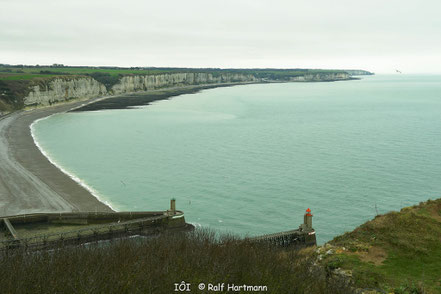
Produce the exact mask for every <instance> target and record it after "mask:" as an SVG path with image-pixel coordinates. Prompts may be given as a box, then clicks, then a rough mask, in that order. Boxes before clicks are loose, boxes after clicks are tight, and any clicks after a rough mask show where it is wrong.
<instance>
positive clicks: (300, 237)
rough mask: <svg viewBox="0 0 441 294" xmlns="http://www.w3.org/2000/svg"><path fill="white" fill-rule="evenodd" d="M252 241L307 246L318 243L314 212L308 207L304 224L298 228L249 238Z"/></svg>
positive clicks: (277, 244)
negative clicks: (314, 227) (313, 220)
mask: <svg viewBox="0 0 441 294" xmlns="http://www.w3.org/2000/svg"><path fill="white" fill-rule="evenodd" d="M248 240H249V241H251V242H258V243H266V244H269V245H273V246H281V247H291V246H292V247H307V246H315V245H317V240H316V235H315V230H314V229H313V228H312V213H311V210H310V209H309V208H308V209H307V210H306V212H305V215H304V217H303V224H301V225H300V226H299V228H298V229H295V230H291V231H285V232H280V233H274V234H267V235H262V236H257V237H251V238H248Z"/></svg>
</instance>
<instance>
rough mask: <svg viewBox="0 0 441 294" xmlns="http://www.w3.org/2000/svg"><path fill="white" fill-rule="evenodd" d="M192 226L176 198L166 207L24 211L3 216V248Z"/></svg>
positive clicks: (53, 244) (44, 245)
mask: <svg viewBox="0 0 441 294" xmlns="http://www.w3.org/2000/svg"><path fill="white" fill-rule="evenodd" d="M192 229H194V227H193V226H192V225H191V224H188V223H186V222H185V217H184V213H183V212H182V211H180V210H176V203H175V200H174V199H172V200H171V203H170V209H169V210H166V211H129V212H71V213H33V214H22V215H14V216H7V217H2V218H0V231H1V234H0V250H8V249H17V248H24V249H31V250H41V249H50V248H57V247H59V246H62V245H68V244H73V245H78V244H84V243H87V242H93V241H101V240H110V239H114V238H122V237H129V236H135V235H140V236H148V235H154V234H158V233H161V232H165V231H170V230H171V231H188V230H192Z"/></svg>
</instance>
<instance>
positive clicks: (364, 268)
mask: <svg viewBox="0 0 441 294" xmlns="http://www.w3.org/2000/svg"><path fill="white" fill-rule="evenodd" d="M330 244H331V245H333V246H335V248H332V250H333V251H334V252H335V253H336V254H331V255H327V256H326V257H325V258H324V263H325V264H326V266H327V267H328V268H329V267H330V268H337V267H339V268H342V269H349V270H351V271H352V276H353V280H354V282H355V285H356V286H358V287H362V288H365V287H371V288H380V289H383V290H388V291H390V292H392V291H393V292H394V293H441V199H437V200H434V201H433V200H429V201H427V202H424V203H420V204H419V205H415V206H412V207H406V208H403V209H401V211H400V212H390V213H387V214H384V215H378V216H377V217H375V218H374V219H373V220H371V221H368V222H366V223H365V224H363V225H361V226H360V227H358V228H356V229H355V230H354V231H352V232H350V233H346V234H344V235H342V236H338V237H336V238H334V240H332V241H331V242H330ZM330 248H331V247H330ZM327 250H330V249H329V248H328V249H327Z"/></svg>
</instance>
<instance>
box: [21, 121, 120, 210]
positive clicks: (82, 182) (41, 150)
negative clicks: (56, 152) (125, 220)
mask: <svg viewBox="0 0 441 294" xmlns="http://www.w3.org/2000/svg"><path fill="white" fill-rule="evenodd" d="M52 115H54V114H52ZM52 115H50V116H47V117H43V118H40V119H37V120H35V121H34V122H33V123H32V124H31V125H30V129H31V136H32V139H33V140H34V144H35V145H36V146H37V148H38V150H40V152H41V153H42V154H43V155H44V156H45V157H46V158H47V159H48V160H49V162H50V163H52V164H53V165H54V166H55V167H56V168H58V169H59V170H60V171H61V172H63V173H64V174H66V175H67V176H68V177H69V178H71V179H72V180H74V181H75V182H77V183H78V184H79V185H80V186H81V187H83V188H84V189H86V190H87V191H89V192H90V194H92V195H93V196H94V197H95V198H96V199H97V200H98V201H100V202H102V203H104V204H105V205H107V206H109V207H110V208H111V209H112V210H114V211H118V210H117V209H115V207H113V206H112V204H111V203H109V202H108V201H106V200H103V199H102V196H100V195H99V193H98V191H96V190H95V189H93V188H92V187H90V186H88V185H87V184H86V183H85V182H84V181H83V180H81V179H80V178H79V177H77V176H76V175H74V174H73V173H71V172H69V171H67V170H66V169H65V168H64V167H62V166H61V165H60V164H59V163H58V162H56V161H55V160H54V159H53V158H51V157H50V155H49V153H48V152H46V151H45V150H44V149H43V148H42V147H41V145H40V143H39V142H38V140H37V137H36V135H35V124H36V123H38V122H39V121H42V120H45V119H48V118H49V117H51V116H52Z"/></svg>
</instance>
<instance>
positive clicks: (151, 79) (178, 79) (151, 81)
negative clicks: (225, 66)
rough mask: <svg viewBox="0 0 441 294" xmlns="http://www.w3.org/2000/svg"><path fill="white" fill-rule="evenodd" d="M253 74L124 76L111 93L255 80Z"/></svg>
mask: <svg viewBox="0 0 441 294" xmlns="http://www.w3.org/2000/svg"><path fill="white" fill-rule="evenodd" d="M257 81H259V80H258V79H257V78H256V77H255V76H253V75H244V74H219V75H217V76H214V75H213V74H210V73H174V74H161V75H148V76H125V77H123V78H121V80H120V82H119V83H118V84H116V85H115V86H113V87H112V89H111V92H112V93H113V94H123V93H131V92H138V91H148V90H154V89H158V88H169V87H175V86H183V85H198V84H220V83H233V82H257Z"/></svg>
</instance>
